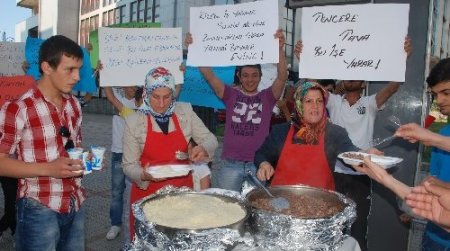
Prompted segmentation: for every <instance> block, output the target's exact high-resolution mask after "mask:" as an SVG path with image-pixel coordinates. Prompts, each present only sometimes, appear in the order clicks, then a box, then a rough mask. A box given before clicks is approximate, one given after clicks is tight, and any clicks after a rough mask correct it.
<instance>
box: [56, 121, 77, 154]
mask: <svg viewBox="0 0 450 251" xmlns="http://www.w3.org/2000/svg"><path fill="white" fill-rule="evenodd" d="M59 135H61V136H62V137H64V138H68V140H67V142H66V144H65V145H64V149H66V151H67V150H69V149H72V148H75V144H74V143H73V140H71V139H70V131H69V129H68V128H67V127H65V126H61V128H59Z"/></svg>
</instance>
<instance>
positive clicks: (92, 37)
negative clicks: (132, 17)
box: [89, 22, 161, 68]
mask: <svg viewBox="0 0 450 251" xmlns="http://www.w3.org/2000/svg"><path fill="white" fill-rule="evenodd" d="M107 27H110V28H159V27H161V23H138V22H130V23H120V24H112V25H109V26H107ZM89 43H90V44H91V45H92V50H91V52H90V56H91V65H92V67H93V68H97V62H98V30H95V31H92V32H91V33H89Z"/></svg>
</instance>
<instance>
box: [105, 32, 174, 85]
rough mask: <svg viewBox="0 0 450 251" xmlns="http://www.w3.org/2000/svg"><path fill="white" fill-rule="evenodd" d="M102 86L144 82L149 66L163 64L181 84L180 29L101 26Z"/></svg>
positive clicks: (150, 67)
mask: <svg viewBox="0 0 450 251" xmlns="http://www.w3.org/2000/svg"><path fill="white" fill-rule="evenodd" d="M98 35H99V44H100V53H99V56H100V60H101V61H102V64H103V70H102V72H101V75H100V76H101V81H100V85H101V86H133V85H144V81H145V76H146V74H147V73H148V71H149V70H150V69H152V68H155V67H158V66H162V67H165V68H166V69H168V70H169V71H170V72H171V73H172V74H173V76H174V77H175V81H176V83H183V73H182V72H181V71H180V69H179V67H180V64H181V62H182V61H183V52H182V46H181V39H182V36H181V28H158V29H155V28H140V29H132V28H103V27H102V28H100V29H99V32H98Z"/></svg>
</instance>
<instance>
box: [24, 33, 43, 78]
mask: <svg viewBox="0 0 450 251" xmlns="http://www.w3.org/2000/svg"><path fill="white" fill-rule="evenodd" d="M43 42H44V40H42V39H40V38H32V37H30V36H28V37H27V41H26V42H25V59H26V60H27V63H28V70H27V75H30V76H32V77H33V78H34V79H35V80H39V79H41V73H40V72H39V49H40V48H41V45H42V43H43Z"/></svg>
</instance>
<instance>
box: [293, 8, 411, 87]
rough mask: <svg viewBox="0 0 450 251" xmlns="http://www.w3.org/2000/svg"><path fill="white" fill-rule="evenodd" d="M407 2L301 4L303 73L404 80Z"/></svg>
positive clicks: (300, 74)
mask: <svg viewBox="0 0 450 251" xmlns="http://www.w3.org/2000/svg"><path fill="white" fill-rule="evenodd" d="M408 15H409V5H408V4H361V5H339V6H324V7H311V8H303V13H302V22H301V25H302V28H301V31H302V41H303V51H302V54H301V59H300V63H299V76H300V78H312V79H342V80H369V81H398V82H403V81H405V70H406V53H405V51H404V48H403V45H404V41H405V37H406V35H407V32H408Z"/></svg>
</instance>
